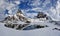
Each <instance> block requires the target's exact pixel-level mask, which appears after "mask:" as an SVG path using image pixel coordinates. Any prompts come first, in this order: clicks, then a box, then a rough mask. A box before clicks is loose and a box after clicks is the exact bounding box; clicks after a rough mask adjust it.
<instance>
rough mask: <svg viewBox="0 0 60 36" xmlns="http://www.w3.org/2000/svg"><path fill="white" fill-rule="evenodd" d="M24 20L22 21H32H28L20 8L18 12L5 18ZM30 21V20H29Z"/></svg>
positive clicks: (8, 19)
mask: <svg viewBox="0 0 60 36" xmlns="http://www.w3.org/2000/svg"><path fill="white" fill-rule="evenodd" d="M6 20H7V21H14V20H15V21H22V22H26V23H30V21H28V19H27V18H26V17H25V16H24V15H23V13H22V11H21V10H18V11H17V13H16V14H15V15H13V16H8V17H6V18H5V19H4V21H6ZM27 21H28V22H27Z"/></svg>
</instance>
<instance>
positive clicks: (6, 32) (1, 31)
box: [0, 23, 60, 36]
mask: <svg viewBox="0 0 60 36" xmlns="http://www.w3.org/2000/svg"><path fill="white" fill-rule="evenodd" d="M32 24H33V23H32ZM43 25H48V26H49V27H46V28H40V29H35V30H15V29H11V28H7V27H5V26H4V24H3V23H0V35H1V36H60V31H59V30H52V29H53V28H55V27H56V28H59V29H60V26H56V25H54V24H51V23H43Z"/></svg>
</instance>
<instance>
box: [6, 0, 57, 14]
mask: <svg viewBox="0 0 60 36" xmlns="http://www.w3.org/2000/svg"><path fill="white" fill-rule="evenodd" d="M14 1H15V0H8V1H7V2H9V3H13V4H15V3H14ZM18 1H19V2H20V4H18V5H17V7H18V8H19V9H22V10H27V9H33V8H37V7H39V8H41V9H42V10H48V9H50V8H51V7H54V8H55V7H56V4H57V1H58V0H48V1H47V0H37V1H38V3H39V4H40V5H38V4H35V1H36V0H18ZM48 2H49V3H48ZM45 3H47V4H45ZM31 4H35V5H31ZM5 14H8V10H6V11H5Z"/></svg>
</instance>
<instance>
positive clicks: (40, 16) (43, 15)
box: [37, 12, 47, 18]
mask: <svg viewBox="0 0 60 36" xmlns="http://www.w3.org/2000/svg"><path fill="white" fill-rule="evenodd" d="M46 16H47V15H46V14H44V13H43V12H39V13H38V15H37V18H45V17H46Z"/></svg>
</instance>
